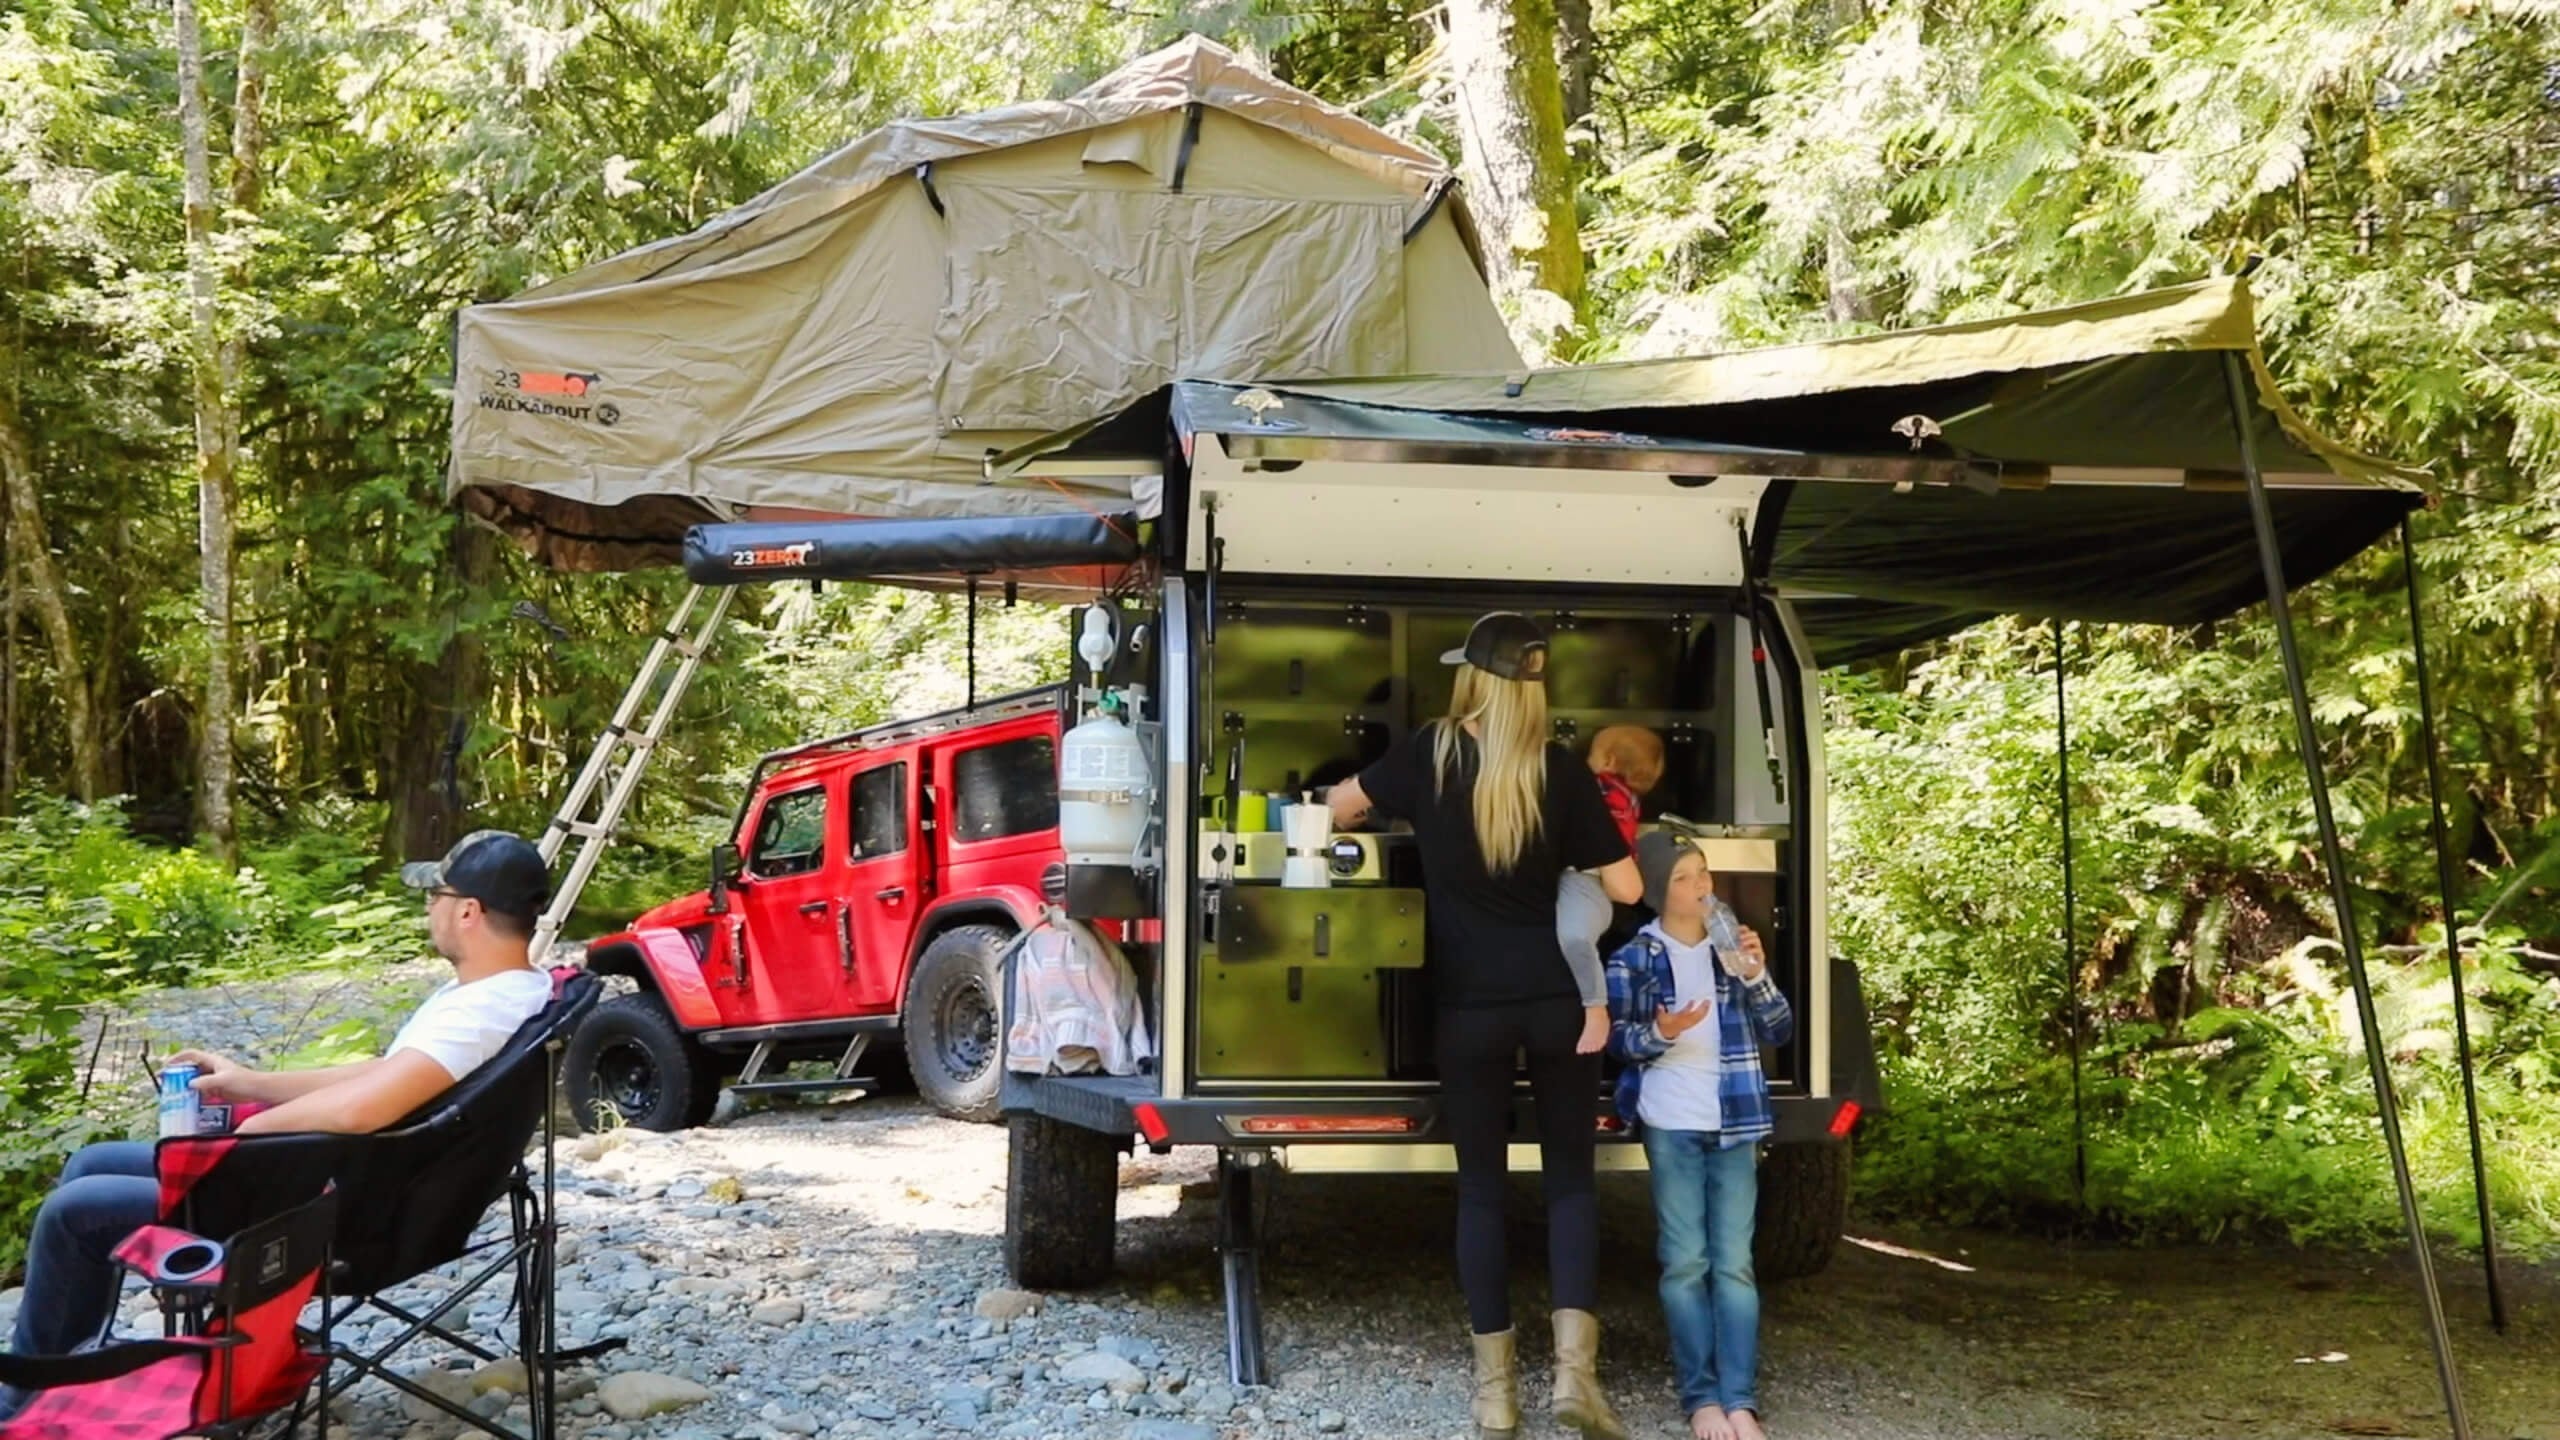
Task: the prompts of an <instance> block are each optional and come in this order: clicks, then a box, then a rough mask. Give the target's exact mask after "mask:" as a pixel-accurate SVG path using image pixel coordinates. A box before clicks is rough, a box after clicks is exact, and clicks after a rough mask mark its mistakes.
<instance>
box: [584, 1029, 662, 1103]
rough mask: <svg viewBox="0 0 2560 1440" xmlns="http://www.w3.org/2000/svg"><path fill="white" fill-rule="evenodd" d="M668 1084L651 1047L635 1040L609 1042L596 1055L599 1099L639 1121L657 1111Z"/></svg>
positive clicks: (597, 1096) (596, 1090)
mask: <svg viewBox="0 0 2560 1440" xmlns="http://www.w3.org/2000/svg"><path fill="white" fill-rule="evenodd" d="M664 1085H665V1080H664V1078H663V1077H662V1076H660V1075H659V1073H658V1063H657V1061H655V1060H653V1059H651V1058H650V1056H649V1051H648V1047H646V1046H644V1045H642V1044H641V1043H640V1042H638V1041H636V1040H608V1041H606V1042H605V1043H604V1045H603V1046H602V1048H600V1049H598V1050H597V1051H596V1068H595V1093H596V1098H598V1099H600V1100H602V1101H604V1102H605V1103H606V1104H608V1105H610V1106H612V1107H613V1108H614V1109H615V1110H616V1111H618V1112H620V1113H621V1115H622V1118H623V1119H625V1120H636V1119H638V1118H640V1117H641V1116H643V1115H646V1114H648V1113H650V1112H651V1111H653V1110H655V1109H657V1108H658V1097H659V1095H660V1093H661V1091H662V1089H663V1087H664Z"/></svg>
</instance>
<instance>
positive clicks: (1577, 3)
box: [1556, 0, 1600, 169]
mask: <svg viewBox="0 0 2560 1440" xmlns="http://www.w3.org/2000/svg"><path fill="white" fill-rule="evenodd" d="M1556 71H1557V73H1558V75H1559V76H1560V77H1561V78H1562V81H1563V84H1564V127H1565V133H1566V134H1568V135H1571V136H1575V137H1577V138H1576V141H1575V143H1574V145H1573V146H1572V149H1573V159H1574V165H1575V168H1577V169H1581V168H1584V167H1587V166H1588V165H1589V164H1590V163H1591V161H1592V158H1593V157H1594V155H1595V154H1596V153H1597V152H1598V150H1599V144H1598V137H1597V136H1595V135H1593V134H1592V133H1591V123H1592V122H1591V91H1592V88H1593V87H1594V86H1595V85H1597V84H1598V83H1599V80H1600V37H1599V34H1598V32H1596V31H1595V30H1593V29H1592V27H1591V0H1556Z"/></svg>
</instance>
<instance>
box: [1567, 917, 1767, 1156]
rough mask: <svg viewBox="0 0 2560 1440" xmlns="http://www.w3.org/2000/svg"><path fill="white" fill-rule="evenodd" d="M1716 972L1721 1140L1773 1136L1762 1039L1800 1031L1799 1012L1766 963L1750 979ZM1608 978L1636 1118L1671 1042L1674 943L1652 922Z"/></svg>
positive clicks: (1612, 1036)
mask: <svg viewBox="0 0 2560 1440" xmlns="http://www.w3.org/2000/svg"><path fill="white" fill-rule="evenodd" d="M1717 903H1718V904H1721V903H1723V902H1721V901H1718V902H1717ZM1715 977H1716V1032H1717V1033H1716V1041H1717V1048H1716V1053H1717V1055H1718V1057H1719V1058H1720V1059H1721V1061H1722V1062H1723V1063H1722V1065H1721V1066H1720V1068H1719V1072H1718V1076H1717V1084H1716V1098H1717V1101H1718V1103H1719V1105H1720V1107H1721V1108H1722V1110H1723V1112H1724V1129H1723V1131H1722V1132H1721V1134H1722V1137H1723V1138H1722V1139H1721V1140H1720V1141H1719V1142H1718V1143H1719V1147H1720V1148H1722V1149H1727V1150H1730V1149H1732V1148H1733V1147H1734V1146H1737V1145H1749V1144H1753V1143H1755V1142H1757V1141H1760V1140H1765V1139H1767V1138H1768V1137H1769V1134H1770V1132H1771V1131H1772V1130H1774V1129H1776V1128H1777V1126H1776V1121H1775V1120H1774V1119H1773V1118H1772V1117H1771V1115H1770V1111H1769V1080H1768V1077H1767V1076H1766V1075H1765V1074H1763V1073H1762V1071H1761V1069H1760V1047H1761V1046H1763V1045H1783V1044H1785V1043H1786V1042H1787V1040H1788V1038H1789V1037H1790V1036H1792V1035H1794V1034H1795V1032H1796V1015H1795V1009H1794V1007H1793V1006H1791V1005H1789V1004H1788V1003H1787V997H1786V996H1785V995H1783V994H1781V993H1780V992H1779V990H1778V982H1777V980H1776V979H1775V978H1773V977H1772V976H1771V975H1770V973H1769V972H1768V970H1766V969H1765V968H1764V969H1763V970H1762V971H1761V972H1760V978H1759V979H1757V980H1753V981H1751V982H1749V983H1747V984H1746V983H1744V982H1743V981H1740V980H1736V979H1735V978H1733V977H1732V976H1731V975H1729V974H1726V973H1725V969H1724V967H1723V966H1722V965H1717V966H1716V967H1715ZM1608 980H1609V1053H1610V1054H1612V1055H1615V1056H1617V1057H1618V1058H1619V1059H1620V1060H1623V1061H1625V1062H1626V1068H1625V1069H1623V1070H1621V1071H1619V1072H1618V1090H1617V1102H1618V1118H1620V1119H1622V1120H1624V1121H1626V1122H1627V1124H1628V1125H1630V1126H1633V1125H1635V1124H1637V1123H1638V1121H1637V1118H1636V1101H1637V1097H1638V1096H1640V1095H1641V1094H1642V1093H1643V1090H1644V1072H1645V1069H1646V1067H1647V1066H1648V1065H1649V1064H1650V1063H1651V1062H1652V1061H1654V1060H1656V1059H1658V1058H1660V1057H1661V1055H1662V1054H1663V1052H1664V1051H1667V1050H1669V1049H1670V1048H1671V1042H1670V1041H1669V1040H1668V1039H1665V1038H1664V1037H1663V1034H1662V1031H1661V1029H1660V1028H1659V1027H1658V1026H1657V1025H1656V1024H1655V1021H1654V1016H1655V1013H1656V1012H1658V1011H1659V1010H1660V1009H1661V1008H1662V1001H1663V997H1664V996H1666V995H1672V994H1674V993H1676V992H1675V987H1674V986H1673V985H1672V983H1671V948H1670V947H1669V946H1667V945H1665V944H1664V943H1663V942H1662V937H1661V936H1660V935H1658V934H1656V933H1655V932H1654V928H1653V927H1652V926H1650V925H1648V926H1646V927H1645V928H1644V929H1643V930H1641V931H1638V932H1637V934H1636V938H1634V939H1633V940H1630V941H1628V942H1627V943H1626V944H1624V945H1621V946H1619V947H1618V952H1617V953H1616V954H1614V955H1611V956H1610V957H1609V964H1608Z"/></svg>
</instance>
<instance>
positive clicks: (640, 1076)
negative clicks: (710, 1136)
mask: <svg viewBox="0 0 2560 1440" xmlns="http://www.w3.org/2000/svg"><path fill="white" fill-rule="evenodd" d="M561 1069H562V1070H563V1072H564V1074H563V1077H562V1078H563V1081H564V1083H565V1087H566V1089H567V1090H568V1093H569V1111H570V1114H571V1116H572V1117H573V1118H574V1119H575V1121H576V1123H577V1126H578V1128H579V1129H581V1130H594V1129H596V1128H598V1127H599V1125H600V1124H603V1123H605V1122H603V1121H602V1119H601V1117H600V1115H599V1113H598V1110H597V1107H598V1106H600V1105H601V1106H604V1107H606V1108H609V1109H611V1110H613V1111H614V1112H615V1113H616V1114H618V1115H619V1116H620V1117H621V1123H623V1124H625V1125H630V1126H634V1127H636V1128H638V1129H642V1130H688V1129H691V1128H692V1127H694V1126H696V1125H699V1124H701V1123H703V1122H704V1121H706V1120H709V1119H710V1118H711V1110H712V1107H713V1106H715V1105H717V1104H719V1103H720V1081H721V1066H720V1061H719V1057H717V1056H715V1055H713V1054H712V1053H711V1052H710V1051H708V1050H706V1049H704V1048H703V1047H702V1046H701V1045H700V1044H699V1043H698V1042H696V1041H695V1040H694V1039H693V1037H692V1036H689V1035H687V1034H685V1033H684V1031H683V1030H681V1029H679V1028H677V1025H676V1022H675V1017H674V1016H672V1015H669V1014H668V1013H667V1003H666V1002H665V1001H664V1000H661V999H659V998H658V996H657V995H656V994H655V993H654V992H652V991H648V990H643V991H640V992H639V993H638V994H636V995H623V996H618V997H616V998H614V999H611V1000H607V1001H606V1002H604V1003H603V1004H602V1005H599V1006H597V1007H596V1008H595V1009H594V1011H592V1012H591V1013H589V1014H588V1016H587V1018H586V1020H585V1021H584V1022H583V1023H581V1024H580V1025H579V1026H578V1031H577V1033H576V1034H574V1035H572V1036H570V1037H569V1052H568V1054H567V1056H566V1057H565V1058H564V1059H563V1061H562V1065H561Z"/></svg>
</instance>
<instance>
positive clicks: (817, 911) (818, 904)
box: [800, 900, 827, 915]
mask: <svg viewBox="0 0 2560 1440" xmlns="http://www.w3.org/2000/svg"><path fill="white" fill-rule="evenodd" d="M800 913H801V914H803V915H824V914H826V913H827V902H826V901H824V900H812V901H810V902H809V903H808V904H806V905H803V906H801V907H800Z"/></svg>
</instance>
